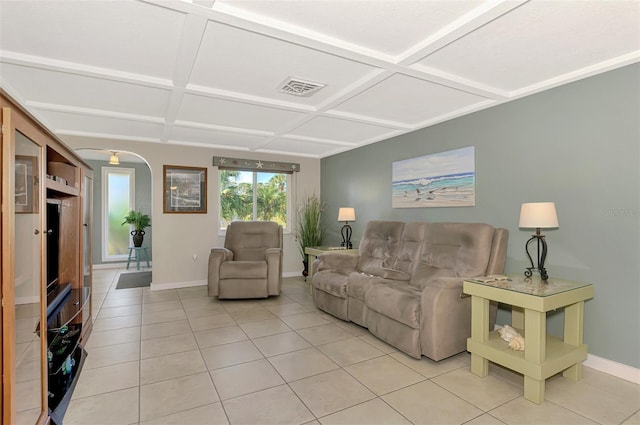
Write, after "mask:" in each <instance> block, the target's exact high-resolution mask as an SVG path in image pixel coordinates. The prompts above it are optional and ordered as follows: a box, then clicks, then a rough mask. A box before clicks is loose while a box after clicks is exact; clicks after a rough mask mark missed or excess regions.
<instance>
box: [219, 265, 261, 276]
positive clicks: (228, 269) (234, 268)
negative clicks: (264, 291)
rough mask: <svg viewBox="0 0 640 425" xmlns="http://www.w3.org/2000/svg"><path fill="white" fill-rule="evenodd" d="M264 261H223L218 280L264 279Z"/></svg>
mask: <svg viewBox="0 0 640 425" xmlns="http://www.w3.org/2000/svg"><path fill="white" fill-rule="evenodd" d="M266 278H267V262H266V261H225V262H223V263H222V264H220V279H266Z"/></svg>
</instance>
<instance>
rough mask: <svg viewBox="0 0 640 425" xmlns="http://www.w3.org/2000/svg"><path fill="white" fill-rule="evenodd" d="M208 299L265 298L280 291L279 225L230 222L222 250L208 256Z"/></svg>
mask: <svg viewBox="0 0 640 425" xmlns="http://www.w3.org/2000/svg"><path fill="white" fill-rule="evenodd" d="M208 285H209V296H210V297H218V298H267V297H269V296H270V295H280V290H281V288H282V226H280V225H279V224H278V223H275V222H272V221H234V222H232V223H231V224H229V226H227V233H226V236H225V239H224V248H213V249H212V250H211V252H210V254H209V273H208Z"/></svg>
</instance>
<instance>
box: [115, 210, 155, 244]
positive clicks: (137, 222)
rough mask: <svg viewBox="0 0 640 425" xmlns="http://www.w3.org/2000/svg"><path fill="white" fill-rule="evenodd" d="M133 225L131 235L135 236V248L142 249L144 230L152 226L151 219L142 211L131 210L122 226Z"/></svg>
mask: <svg viewBox="0 0 640 425" xmlns="http://www.w3.org/2000/svg"><path fill="white" fill-rule="evenodd" d="M125 224H130V225H133V229H134V230H132V231H131V235H132V236H133V246H135V247H141V246H142V241H143V240H144V228H145V227H149V226H151V218H150V217H149V216H148V215H147V214H142V213H141V212H140V211H134V210H131V211H129V213H128V214H127V215H125V216H124V221H123V222H122V225H123V226H124V225H125Z"/></svg>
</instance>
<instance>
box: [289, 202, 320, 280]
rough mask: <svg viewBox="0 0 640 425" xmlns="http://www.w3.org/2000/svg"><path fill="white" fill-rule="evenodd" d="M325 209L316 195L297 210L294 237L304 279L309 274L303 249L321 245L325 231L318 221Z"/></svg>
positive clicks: (307, 260) (307, 262)
mask: <svg viewBox="0 0 640 425" xmlns="http://www.w3.org/2000/svg"><path fill="white" fill-rule="evenodd" d="M325 207H326V203H324V202H320V199H318V197H317V196H316V195H309V196H307V198H306V199H305V200H304V201H303V203H302V205H301V206H300V208H299V209H298V229H297V230H298V232H297V234H296V237H297V239H298V247H299V248H300V254H302V263H303V264H304V270H303V272H302V275H303V276H304V277H305V278H306V277H307V275H308V274H309V259H308V257H307V255H306V254H305V252H304V249H305V248H306V247H308V246H319V245H322V241H323V239H324V236H325V229H324V228H323V227H322V225H321V223H320V221H321V219H322V214H323V213H324V210H325Z"/></svg>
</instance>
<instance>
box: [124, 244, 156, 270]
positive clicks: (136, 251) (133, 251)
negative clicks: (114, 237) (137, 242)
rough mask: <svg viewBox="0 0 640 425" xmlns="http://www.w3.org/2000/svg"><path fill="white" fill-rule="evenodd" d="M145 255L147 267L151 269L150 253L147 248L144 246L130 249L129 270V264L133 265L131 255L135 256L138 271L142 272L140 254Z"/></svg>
mask: <svg viewBox="0 0 640 425" xmlns="http://www.w3.org/2000/svg"><path fill="white" fill-rule="evenodd" d="M141 253H144V258H145V259H146V260H147V267H151V265H150V264H149V253H148V252H147V248H145V247H143V246H130V247H129V258H127V270H129V263H131V255H132V254H134V255H135V259H136V266H137V267H136V269H137V270H140V254H141Z"/></svg>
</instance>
